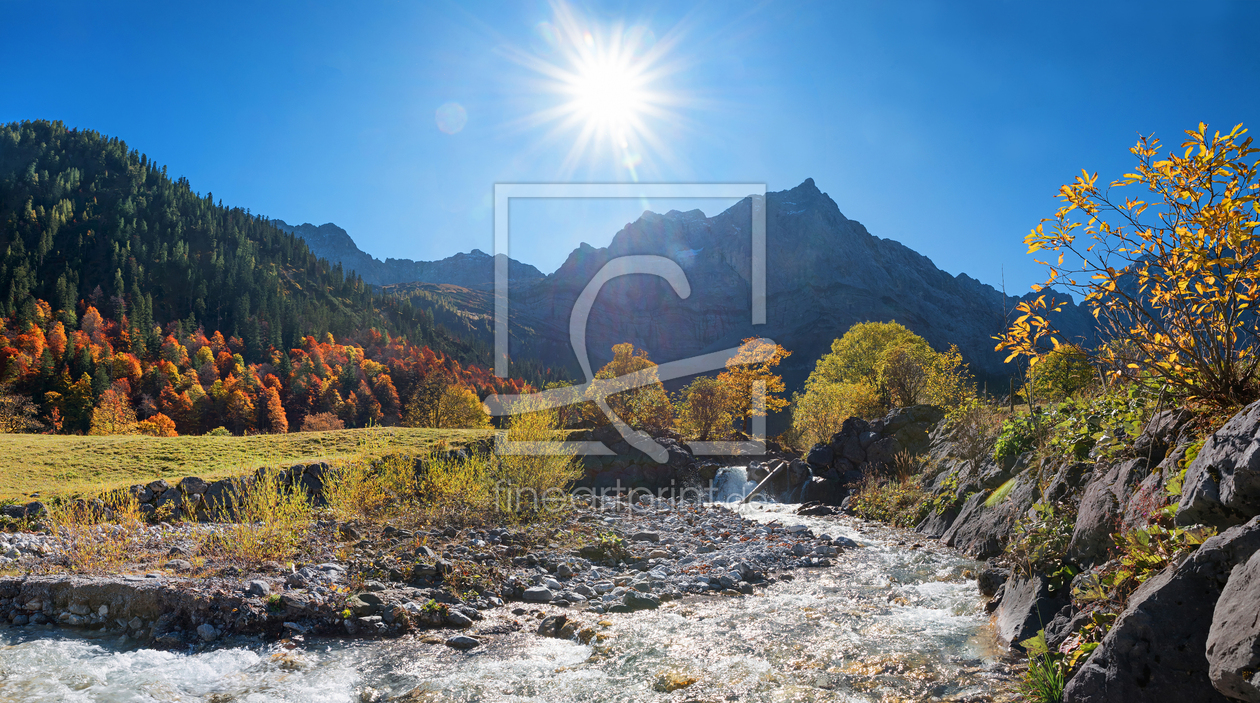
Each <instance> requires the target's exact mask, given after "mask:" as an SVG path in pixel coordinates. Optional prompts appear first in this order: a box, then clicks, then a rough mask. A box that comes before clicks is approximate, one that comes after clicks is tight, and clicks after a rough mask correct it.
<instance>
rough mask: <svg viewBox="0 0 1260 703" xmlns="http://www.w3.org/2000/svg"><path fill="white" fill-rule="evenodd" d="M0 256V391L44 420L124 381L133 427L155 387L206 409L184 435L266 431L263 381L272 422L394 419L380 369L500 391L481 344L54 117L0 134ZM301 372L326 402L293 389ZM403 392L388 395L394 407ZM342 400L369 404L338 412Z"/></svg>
mask: <svg viewBox="0 0 1260 703" xmlns="http://www.w3.org/2000/svg"><path fill="white" fill-rule="evenodd" d="M0 253H2V254H3V258H0V320H3V327H2V328H0V331H3V332H4V333H5V335H4V337H3V338H0V345H3V348H2V349H0V383H5V384H10V385H13V387H14V388H15V390H17V391H18V392H20V393H22V394H25V395H28V396H31V397H33V398H34V399H35V400H36V402H37V403H40V405H41V412H42V413H43V414H44V415H45V416H47V414H48V413H49V412H51V410H52V409H54V408H53V406H54V405H57V404H58V403H60V404H62V405H65V404H66V403H69V401H68V400H66V399H67V398H68V397H69V396H73V395H75V394H78V395H82V392H83V391H85V389H86V386H85V385H84V384H85V383H86V384H87V386H90V387H91V397H90V398H87V397H81V398H78V399H77V400H75V401H74V402H73V403H69V404H68V405H65V407H63V408H59V409H60V411H61V412H60V414H61V415H62V416H63V419H64V420H65V421H66V422H68V423H69V424H67V425H66V429H67V430H69V429H72V428H73V429H80V430H85V429H87V418H86V417H85V415H84V413H85V412H87V409H90V408H91V406H92V404H93V403H99V402H100V400H101V397H102V395H103V394H104V392H105V391H106V390H107V389H108V388H109V387H110V386H112V385H116V384H115V381H121V380H126V381H128V384H129V385H130V388H129V389H127V390H128V392H129V393H130V400H131V402H132V403H134V404H135V405H136V406H137V407H138V408H139V410H140V413H141V418H142V419H143V417H144V416H145V414H146V409H147V410H148V411H149V412H154V411H156V410H157V409H158V407H157V406H159V405H162V398H163V393H164V392H165V393H167V395H168V396H169V395H171V394H174V396H176V397H178V396H180V395H181V394H189V399H188V400H189V402H190V403H191V404H192V405H193V406H195V405H196V402H197V398H198V397H200V395H201V394H203V393H204V394H206V395H207V397H211V400H212V401H214V402H216V403H219V404H220V405H218V406H216V405H214V403H211V404H209V405H206V406H205V407H204V408H202V409H201V410H197V411H196V412H195V413H193V410H194V409H195V408H194V409H188V408H184V410H186V411H187V412H185V415H186V416H187V417H185V418H176V419H177V422H178V424H180V425H181V427H180V429H181V431H185V430H186V431H200V430H203V429H208V428H211V427H214V426H216V425H217V424H229V425H234V429H237V430H238V431H244V430H249V429H267V428H268V427H270V426H273V425H278V423H277V422H272V421H268V420H267V419H266V418H264V417H263V416H262V415H263V410H262V408H264V407H265V405H266V402H267V397H266V395H267V394H266V393H265V391H264V390H263V389H264V388H265V386H266V384H265V381H266V376H267V375H268V374H271V375H274V376H276V381H275V382H273V383H272V384H271V385H274V386H275V387H276V389H277V395H279V396H280V397H281V398H282V399H284V400H285V402H286V413H287V414H290V415H293V414H294V413H291V412H290V410H293V411H295V412H296V414H297V415H302V414H305V413H306V412H307V411H310V412H318V411H328V412H334V413H337V414H339V415H341V416H343V417H344V418H345V419H346V421H347V424H351V423H354V424H358V423H362V422H366V421H368V420H375V421H386V422H388V421H391V420H393V421H396V420H397V409H393V410H392V412H391V408H394V403H395V402H397V401H396V399H395V400H390V398H389V396H390V395H391V394H390V393H389V392H388V391H384V390H381V389H377V388H375V385H378V382H379V380H380V379H379V376H380V374H381V373H384V372H386V369H387V367H388V370H390V371H394V373H395V374H398V373H402V374H404V375H407V376H409V377H410V376H415V375H416V374H420V375H423V374H424V373H425V371H426V369H428V368H429V367H432V366H434V365H435V364H436V365H441V366H443V367H444V368H446V369H447V370H448V372H449V373H450V374H451V375H453V376H454V377H455V378H458V379H460V380H461V381H464V382H466V383H467V384H468V385H470V386H472V387H475V388H479V389H480V388H488V387H497V386H502V385H505V384H503V383H501V382H499V381H498V380H496V379H493V378H492V377H490V376H489V374H487V373H485V372H484V371H481V370H480V369H476V368H474V367H471V366H470V364H469V362H471V361H480V360H481V359H482V358H483V357H484V358H485V359H488V358H489V353H488V350H487V349H485V348H483V347H484V344H483V343H481V342H479V341H477V340H469V341H467V342H465V341H462V340H460V339H458V338H456V337H454V336H452V335H451V334H449V333H448V332H446V331H445V330H444V329H442V328H440V327H438V326H435V325H434V323H433V319H432V316H431V315H430V314H428V313H426V312H425V311H423V310H420V309H416V308H413V307H412V305H411V304H410V303H409V302H408V301H406V300H401V299H398V298H396V297H392V296H387V295H383V294H381V293H374V292H373V291H372V289H371V287H370V286H368V285H366V284H365V283H364V282H363V281H362V280H361V279H360V278H359V277H358V276H357V275H355V274H353V273H350V274H345V273H343V271H342V270H341V268H340V266H330V265H329V264H328V262H327V261H324V260H322V259H319V258H317V257H315V256H314V255H312V254H311V252H310V250H309V249H308V248H307V246H306V245H305V243H304V242H302V240H301V239H300V238H297V237H295V236H293V235H292V234H289V233H286V232H283V231H281V230H280V229H278V228H277V227H275V226H273V225H272V224H271V223H270V222H269V221H268V220H266V219H264V218H261V217H258V216H255V215H252V214H250V213H249V212H248V211H247V210H241V209H239V208H228V207H224V206H223V205H222V204H216V203H215V202H214V201H213V199H212V196H211V194H210V193H207V194H206V195H205V196H202V195H200V194H198V193H196V192H194V191H193V190H192V187H191V185H190V184H189V182H188V181H187V180H186V179H184V178H180V179H179V180H171V179H170V178H169V177H168V176H167V175H166V168H165V167H159V166H158V165H157V164H156V163H154V162H153V161H151V160H150V159H149V158H148V157H147V156H145V155H142V154H139V153H138V152H136V151H133V150H130V149H129V148H128V147H127V145H126V143H125V142H123V141H121V140H119V139H117V138H107V137H104V136H102V135H100V134H99V133H97V132H93V131H82V130H71V129H67V128H66V127H65V126H64V125H62V124H61V123H60V122H47V121H31V122H21V123H12V124H9V125H0ZM330 335H331V336H330ZM317 340H318V341H317ZM334 340H340V341H334ZM320 345H330V346H320ZM179 348H182V349H183V351H182V352H181V351H179ZM203 350H204V352H203ZM375 357H380V358H379V359H377V360H376V361H373V359H374V358H375ZM391 359H393V360H394V361H393V362H391V361H390V360H391ZM404 359H407V360H411V361H409V362H406V363H403V362H402V360H404ZM229 360H231V361H230V362H229ZM371 363H375V364H376V366H371ZM482 363H485V362H482ZM304 364H305V365H308V366H310V367H311V369H310V371H311V373H313V374H314V376H315V377H316V378H317V379H319V380H320V384H319V385H320V388H319V390H318V391H317V392H316V395H319V394H323V395H324V396H328V397H327V398H325V399H324V400H319V398H313V397H312V395H311V394H312V391H311V388H310V384H309V383H307V382H302V383H298V381H299V380H300V378H299V377H300V376H302V369H303V365H304ZM400 364H401V365H400ZM207 367H212V368H213V371H212V370H211V368H207ZM404 367H405V368H404ZM155 369H156V370H155ZM172 371H173V372H174V373H171V372H172ZM334 375H335V376H336V378H335V379H332V378H330V377H331V376H334ZM158 376H162V378H158ZM84 379H87V380H84ZM229 380H230V381H232V382H235V383H242V384H244V385H243V386H242V387H241V389H240V390H241V391H242V394H243V395H244V396H245V399H247V400H250V401H251V403H250V404H251V406H253V407H254V410H255V411H256V412H255V414H254V415H253V416H250V418H247V417H246V416H247V415H249V413H246V412H245V409H244V407H243V403H241V402H237V405H238V406H240V407H238V409H237V411H236V412H235V413H234V414H231V418H235V419H234V420H233V419H230V418H229V413H228V411H227V407H228V405H227V404H228V402H229V400H230V399H231V396H232V390H234V389H231V388H229V389H227V390H226V391H225V392H224V393H223V394H222V397H221V398H219V399H218V400H215V399H214V398H213V397H212V396H214V395H215V393H216V392H220V391H224V389H223V387H220V388H219V389H218V390H217V391H216V389H214V385H215V384H216V383H219V384H228V382H229ZM333 380H335V384H333V385H332V386H330V385H329V383H330V382H331V381H333ZM294 384H297V385H294ZM412 384H414V380H413V379H410V378H409V379H408V382H407V383H403V384H400V385H402V386H407V385H412ZM194 385H196V386H197V387H198V388H196V389H194V388H193V386H194ZM228 385H230V384H228ZM390 385H391V386H392V385H393V384H392V383H391V384H390ZM506 385H508V386H515V384H513V383H508V384H506ZM76 389H77V390H76ZM332 390H335V391H337V393H338V398H336V399H334V398H332V397H331V395H330V391H332ZM363 390H366V391H367V393H366V396H372V397H371V398H370V399H369V398H368V397H366V396H365V394H364V393H361V392H360V391H363ZM378 390H381V393H383V394H384V396H386V397H383V398H382V397H376V396H377V391H378ZM408 390H409V389H408V388H405V387H399V388H396V389H395V393H396V392H398V391H402V392H403V402H405V401H406V393H407V391H408ZM50 391H52V392H55V393H57V394H58V396H56V398H58V400H57V402H56V403H52V402H50V401H49V400H48V398H47V397H46V394H47V393H48V392H50ZM356 395H357V396H359V397H358V402H359V405H360V406H372V405H373V404H377V405H379V406H380V409H379V410H377V411H368V410H367V409H366V407H360V408H356V409H355V410H353V411H351V410H348V409H347V408H345V407H344V405H345V404H346V403H347V402H350V401H349V399H350V398H351V397H354V396H356ZM298 396H300V398H299V397H298ZM172 402H173V401H172ZM85 404H86V405H85ZM290 406H292V407H290ZM171 409H172V410H173V411H174V410H176V408H174V406H172V407H171ZM190 413H193V414H195V415H196V416H197V417H196V418H193V417H192V415H190ZM290 419H291V420H298V419H300V417H290Z"/></svg>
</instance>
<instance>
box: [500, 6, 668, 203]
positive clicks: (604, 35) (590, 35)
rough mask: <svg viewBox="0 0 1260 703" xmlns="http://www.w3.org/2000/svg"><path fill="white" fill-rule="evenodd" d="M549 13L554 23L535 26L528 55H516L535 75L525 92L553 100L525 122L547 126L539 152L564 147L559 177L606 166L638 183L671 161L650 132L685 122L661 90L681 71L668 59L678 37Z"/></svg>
mask: <svg viewBox="0 0 1260 703" xmlns="http://www.w3.org/2000/svg"><path fill="white" fill-rule="evenodd" d="M552 9H553V14H554V16H553V19H552V21H550V22H540V23H539V24H538V26H536V27H535V33H536V37H537V41H536V42H535V44H534V46H533V47H532V48H531V50H529V51H517V52H514V55H513V58H514V60H516V61H517V62H518V63H520V64H521V65H523V66H525V67H526V68H528V69H530V71H531V72H532V74H533V80H532V81H531V82H530V89H531V90H532V91H534V92H536V93H538V94H541V95H545V96H550V98H551V99H550V102H549V103H548V104H547V105H546V106H545V107H543V108H542V109H539V110H537V111H535V112H533V113H532V114H530V115H529V116H528V117H526V118H525V120H524V124H525V126H526V127H537V126H542V125H546V126H549V127H550V130H549V131H548V133H547V134H546V136H545V138H544V139H543V140H542V142H541V143H540V145H539V147H540V148H550V146H551V145H553V144H555V143H557V142H568V143H569V145H570V146H569V149H568V153H567V155H566V157H565V159H564V163H563V165H562V171H563V172H564V173H563V175H571V174H572V173H573V172H574V171H575V170H577V168H578V167H579V166H580V165H583V164H584V163H585V164H587V165H597V164H600V165H602V164H607V163H611V164H612V165H614V166H615V167H616V168H618V169H624V170H625V172H626V173H627V175H629V177H630V178H631V179H632V180H638V179H639V175H640V170H641V168H642V167H643V165H644V164H645V162H646V161H649V160H650V161H653V162H657V161H665V162H670V161H672V154H671V153H670V151H669V150H668V149H667V148H666V145H665V144H664V143H663V141H662V139H661V137H660V135H659V134H658V133H657V132H656V130H655V129H654V126H656V125H658V124H660V123H663V122H666V121H668V122H669V123H671V124H672V125H674V126H677V125H679V124H681V123H682V122H683V120H682V117H681V116H680V115H679V114H678V112H677V108H679V107H680V105H681V102H682V101H681V100H680V99H679V97H678V95H677V94H676V93H673V92H671V91H670V90H669V89H668V88H667V87H666V86H665V83H666V81H667V79H668V77H669V76H671V75H673V74H675V73H677V72H678V71H679V70H680V67H681V64H680V62H678V61H677V59H676V57H671V47H673V46H674V45H675V44H676V43H677V36H676V35H677V32H671V33H670V35H669V36H667V38H665V39H662V40H659V41H658V40H657V38H656V36H655V34H654V33H653V32H652V30H651V29H649V28H648V27H647V26H645V25H642V24H639V25H630V26H626V25H625V24H621V23H617V24H612V25H608V26H600V25H599V24H597V23H595V22H593V21H591V20H589V19H587V18H584V17H581V16H579V15H578V14H577V13H576V12H574V11H573V10H572V8H570V7H569V6H568V5H566V4H563V3H557V4H555V5H553V6H552Z"/></svg>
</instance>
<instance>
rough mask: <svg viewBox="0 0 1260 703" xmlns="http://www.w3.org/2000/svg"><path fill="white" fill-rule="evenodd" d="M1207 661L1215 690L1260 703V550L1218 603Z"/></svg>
mask: <svg viewBox="0 0 1260 703" xmlns="http://www.w3.org/2000/svg"><path fill="white" fill-rule="evenodd" d="M1207 659H1208V676H1209V677H1210V678H1211V679H1212V685H1213V686H1215V687H1216V690H1218V691H1220V692H1221V693H1224V694H1225V695H1227V696H1229V697H1231V698H1237V699H1238V700H1241V701H1247V703H1260V673H1257V672H1260V551H1257V552H1256V553H1255V554H1252V555H1251V558H1250V559H1249V560H1247V562H1246V564H1244V565H1241V566H1238V567H1236V568H1235V569H1234V570H1233V572H1232V573H1230V576H1229V582H1228V583H1226V584H1225V588H1224V590H1222V591H1221V597H1220V598H1219V599H1218V600H1217V601H1216V610H1215V611H1214V612H1213V614H1212V629H1211V630H1209V631H1208V639H1207Z"/></svg>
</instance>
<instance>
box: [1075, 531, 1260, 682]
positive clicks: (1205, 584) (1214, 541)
mask: <svg viewBox="0 0 1260 703" xmlns="http://www.w3.org/2000/svg"><path fill="white" fill-rule="evenodd" d="M1258 550H1260V518H1257V519H1254V520H1252V521H1251V522H1249V523H1247V524H1246V525H1243V526H1237V527H1232V528H1230V529H1228V530H1226V531H1225V532H1223V533H1222V534H1219V535H1217V536H1215V537H1213V538H1211V539H1209V540H1207V541H1206V542H1204V543H1203V545H1202V546H1201V547H1199V549H1198V550H1197V551H1195V552H1194V553H1193V554H1190V555H1189V556H1186V557H1183V558H1182V559H1181V560H1180V561H1178V562H1177V563H1175V564H1172V565H1170V566H1169V567H1168V568H1166V569H1164V570H1163V571H1161V572H1160V573H1159V574H1158V575H1156V576H1153V577H1152V578H1151V579H1149V580H1148V581H1147V582H1146V583H1144V584H1142V585H1141V586H1140V587H1139V588H1138V589H1137V590H1136V591H1134V592H1133V594H1132V595H1131V596H1130V597H1129V605H1128V607H1127V608H1125V610H1124V612H1123V613H1121V614H1120V617H1119V618H1117V619H1116V622H1115V624H1114V625H1113V626H1112V628H1111V630H1110V631H1109V632H1108V633H1107V636H1106V637H1104V638H1103V641H1102V644H1101V645H1100V646H1099V647H1098V649H1096V650H1094V653H1093V654H1092V655H1090V657H1089V659H1088V660H1087V661H1086V662H1085V665H1084V666H1083V667H1081V670H1080V671H1079V672H1077V673H1076V675H1075V676H1073V677H1072V679H1071V680H1070V681H1069V682H1068V684H1067V688H1066V689H1065V691H1064V698H1063V700H1064V702H1065V703H1103V702H1104V701H1106V702H1107V703H1110V702H1112V701H1126V703H1128V702H1134V703H1140V702H1141V701H1153V702H1158V703H1166V702H1167V701H1177V702H1178V703H1183V702H1184V703H1200V702H1202V703H1209V702H1212V703H1214V702H1217V701H1220V702H1221V703H1224V701H1225V700H1226V698H1225V696H1223V695H1222V694H1221V693H1220V692H1218V691H1217V690H1216V689H1215V688H1213V686H1212V680H1211V679H1210V678H1209V675H1208V656H1207V654H1206V651H1207V641H1208V632H1209V630H1210V629H1211V626H1212V614H1213V611H1214V610H1215V609H1216V605H1217V599H1218V598H1219V597H1220V595H1221V588H1222V586H1223V585H1224V584H1225V583H1226V581H1227V580H1228V577H1229V575H1230V571H1231V570H1232V569H1233V568H1234V566H1235V565H1237V564H1240V563H1243V562H1246V561H1247V560H1248V559H1250V558H1251V557H1252V555H1253V554H1255V553H1256V552H1257V551H1258Z"/></svg>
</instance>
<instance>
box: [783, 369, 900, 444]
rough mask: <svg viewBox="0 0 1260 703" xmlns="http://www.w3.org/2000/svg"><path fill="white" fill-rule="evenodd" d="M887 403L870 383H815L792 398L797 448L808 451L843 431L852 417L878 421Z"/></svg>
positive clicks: (793, 427) (793, 425)
mask: <svg viewBox="0 0 1260 703" xmlns="http://www.w3.org/2000/svg"><path fill="white" fill-rule="evenodd" d="M884 411H885V407H884V403H883V402H881V401H880V399H879V393H878V392H876V390H875V388H874V387H873V386H871V384H869V383H866V382H864V381H863V382H859V383H815V384H813V385H809V386H806V388H805V393H804V394H800V393H798V394H797V395H796V397H794V398H793V407H792V430H793V434H794V435H795V440H794V443H795V444H796V445H797V447H798V448H800V449H802V450H804V449H809V448H810V447H812V446H814V445H815V444H817V443H818V442H821V441H824V440H826V439H827V438H829V437H831V435H833V434H835V433H836V432H839V431H840V426H841V425H843V424H844V421H845V420H847V419H849V418H851V417H861V418H867V419H871V418H876V417H879V416H881V415H883V414H884Z"/></svg>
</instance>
